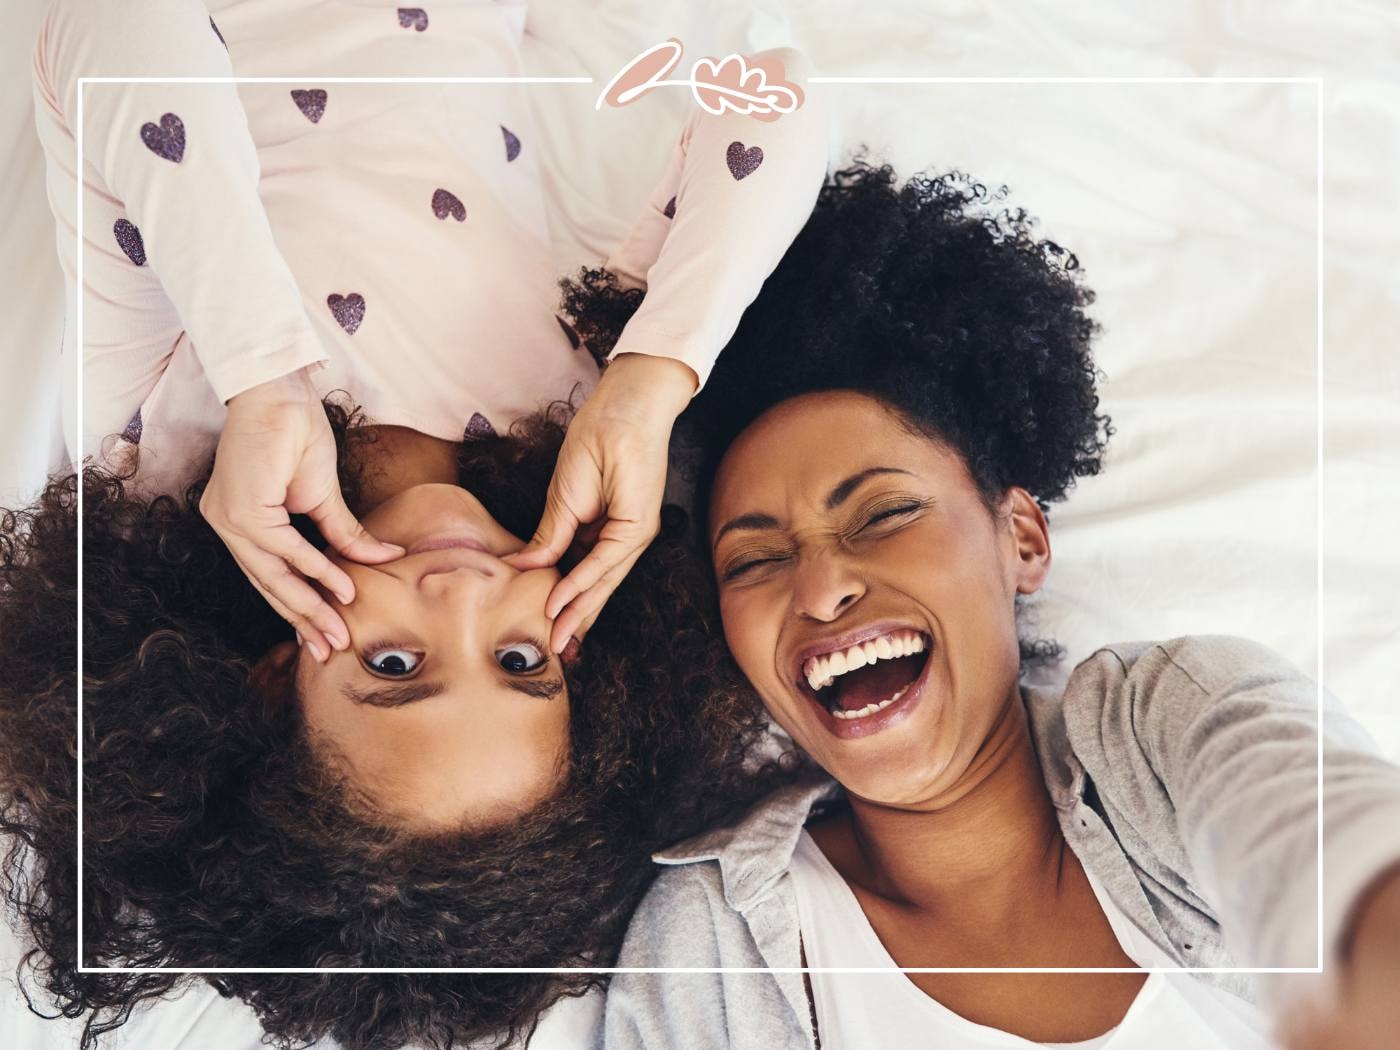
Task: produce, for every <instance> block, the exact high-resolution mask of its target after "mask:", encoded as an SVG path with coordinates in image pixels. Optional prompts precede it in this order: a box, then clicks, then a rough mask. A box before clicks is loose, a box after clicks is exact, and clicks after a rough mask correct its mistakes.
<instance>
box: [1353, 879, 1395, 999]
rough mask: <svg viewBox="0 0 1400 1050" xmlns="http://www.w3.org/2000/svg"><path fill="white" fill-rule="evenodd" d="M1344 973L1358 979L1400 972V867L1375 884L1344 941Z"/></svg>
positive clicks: (1357, 909) (1358, 907) (1365, 895)
mask: <svg viewBox="0 0 1400 1050" xmlns="http://www.w3.org/2000/svg"><path fill="white" fill-rule="evenodd" d="M1341 955H1342V971H1343V974H1344V975H1346V976H1347V977H1350V978H1353V979H1355V978H1356V977H1358V976H1364V975H1365V974H1367V973H1374V972H1384V971H1387V970H1389V971H1392V972H1393V971H1395V970H1397V969H1400V865H1397V866H1393V867H1391V868H1390V869H1389V870H1388V871H1387V872H1385V873H1384V874H1383V875H1381V876H1380V877H1379V878H1377V879H1376V880H1375V882H1373V883H1372V884H1371V886H1370V887H1369V888H1368V889H1367V890H1366V892H1365V893H1363V894H1362V896H1361V899H1360V900H1359V901H1358V902H1357V903H1356V906H1355V912H1354V915H1353V919H1352V922H1351V924H1350V928H1349V929H1348V930H1347V931H1346V932H1345V934H1344V935H1343V938H1342V947H1341Z"/></svg>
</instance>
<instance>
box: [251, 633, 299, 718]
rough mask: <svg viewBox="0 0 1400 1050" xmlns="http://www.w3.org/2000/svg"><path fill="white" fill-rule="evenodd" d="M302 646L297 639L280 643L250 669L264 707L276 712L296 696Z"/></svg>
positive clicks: (256, 690) (265, 709)
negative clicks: (298, 663)
mask: <svg viewBox="0 0 1400 1050" xmlns="http://www.w3.org/2000/svg"><path fill="white" fill-rule="evenodd" d="M300 653H301V647H300V646H298V645H297V643H296V642H278V643H277V644H276V645H274V646H273V647H272V648H271V649H269V650H268V651H267V652H265V653H263V654H262V656H261V657H259V658H258V662H257V663H255V664H253V669H252V671H250V672H249V675H248V681H249V684H250V685H252V687H253V692H255V693H256V694H257V695H258V697H259V698H260V699H261V700H262V703H263V710H264V711H265V712H266V713H267V714H268V715H272V714H275V713H276V712H277V711H278V710H279V709H280V708H281V707H282V706H283V705H284V704H286V703H287V702H288V701H289V700H290V699H291V698H292V697H294V696H296V669H297V657H298V656H299V655H300Z"/></svg>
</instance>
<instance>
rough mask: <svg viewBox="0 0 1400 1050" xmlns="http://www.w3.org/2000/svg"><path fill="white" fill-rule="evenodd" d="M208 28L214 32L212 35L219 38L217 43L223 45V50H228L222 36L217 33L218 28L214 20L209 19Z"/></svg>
mask: <svg viewBox="0 0 1400 1050" xmlns="http://www.w3.org/2000/svg"><path fill="white" fill-rule="evenodd" d="M209 28H210V29H212V30H214V35H215V36H216V37H218V38H219V43H221V44H223V45H224V50H225V51H227V50H228V41H227V40H225V39H224V34H223V33H220V32H219V27H218V26H216V25H215V24H214V19H213V18H210V19H209Z"/></svg>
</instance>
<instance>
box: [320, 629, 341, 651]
mask: <svg viewBox="0 0 1400 1050" xmlns="http://www.w3.org/2000/svg"><path fill="white" fill-rule="evenodd" d="M323 633H324V634H325V636H326V640H327V641H328V642H330V643H331V645H333V646H335V647H336V648H337V649H344V648H345V646H346V642H345V639H343V638H341V637H340V635H338V634H336V633H335V632H334V631H325V632H323Z"/></svg>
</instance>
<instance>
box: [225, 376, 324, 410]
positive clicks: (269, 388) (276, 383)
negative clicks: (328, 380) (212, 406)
mask: <svg viewBox="0 0 1400 1050" xmlns="http://www.w3.org/2000/svg"><path fill="white" fill-rule="evenodd" d="M315 397H316V389H315V387H313V386H312V385H311V373H310V369H309V368H308V367H302V368H298V369H296V370H295V371H292V372H288V373H286V374H285V375H280V376H277V377H276V378H275V379H268V380H266V381H265V382H262V383H259V384H257V385H256V386H251V387H249V388H248V389H247V390H244V391H242V392H241V393H238V394H235V395H234V396H233V397H231V398H229V399H228V407H229V408H233V406H234V405H235V404H240V405H250V404H256V405H277V404H289V403H290V404H302V403H304V402H305V401H306V400H307V399H309V398H310V399H314V398H315Z"/></svg>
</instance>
